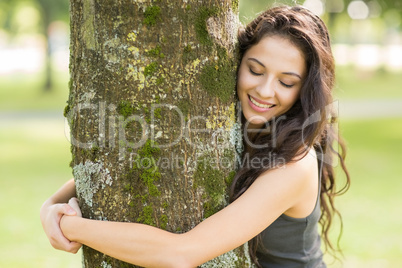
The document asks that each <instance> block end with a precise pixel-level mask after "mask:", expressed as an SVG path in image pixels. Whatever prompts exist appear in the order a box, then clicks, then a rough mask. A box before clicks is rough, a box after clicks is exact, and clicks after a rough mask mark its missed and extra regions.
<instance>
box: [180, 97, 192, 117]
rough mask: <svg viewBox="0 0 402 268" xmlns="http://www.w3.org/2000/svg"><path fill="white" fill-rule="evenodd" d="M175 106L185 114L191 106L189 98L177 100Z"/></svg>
mask: <svg viewBox="0 0 402 268" xmlns="http://www.w3.org/2000/svg"><path fill="white" fill-rule="evenodd" d="M177 107H178V108H179V110H180V111H181V112H182V113H183V114H184V116H187V115H188V113H189V111H190V108H191V102H190V100H189V99H187V98H186V99H182V100H180V101H179V103H178V104H177Z"/></svg>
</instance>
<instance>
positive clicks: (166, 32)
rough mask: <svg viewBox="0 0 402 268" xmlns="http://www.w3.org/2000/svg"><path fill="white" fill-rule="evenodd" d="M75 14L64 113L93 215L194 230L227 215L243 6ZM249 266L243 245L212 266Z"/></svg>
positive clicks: (80, 186)
mask: <svg viewBox="0 0 402 268" xmlns="http://www.w3.org/2000/svg"><path fill="white" fill-rule="evenodd" d="M70 16H71V45H70V73H71V80H70V95H69V100H68V105H67V106H66V108H65V116H66V117H67V119H68V121H69V124H70V128H71V143H72V146H71V151H72V156H73V159H72V162H71V167H72V168H73V174H74V177H75V180H76V186H77V194H78V197H79V199H80V202H81V208H82V212H83V215H84V217H86V218H91V219H97V220H107V221H123V222H141V223H145V224H149V225H153V226H157V227H159V228H162V229H165V230H168V231H171V232H186V231H188V230H190V229H191V228H193V227H195V226H196V225H197V224H198V223H200V222H201V221H202V220H204V219H205V218H207V217H209V216H210V215H212V214H213V213H215V212H217V211H218V210H220V209H222V208H223V207H224V206H225V205H226V204H227V186H228V185H229V184H230V182H231V178H232V177H233V175H234V171H235V166H236V161H235V159H237V157H238V153H239V152H240V151H241V138H240V137H241V136H240V134H239V131H238V130H239V124H238V123H237V121H236V107H235V106H236V105H235V97H234V96H235V75H236V70H235V69H236V66H237V58H236V56H235V55H236V53H235V43H236V42H235V40H236V33H237V28H238V4H237V1H231V0H224V1H223V0H199V1H187V0H175V1H171V0H158V1H151V0H137V1H133V0H107V1H94V0H71V3H70ZM105 242H107V241H105ZM213 242H214V241H211V243H213ZM83 257H84V260H83V265H84V267H134V266H132V265H128V264H126V263H123V262H121V261H118V260H116V259H112V258H111V257H108V256H106V255H104V254H102V253H99V252H96V251H94V250H92V249H90V248H88V247H84V249H83ZM248 265H249V258H248V253H247V249H246V246H243V247H240V248H238V249H236V250H234V251H232V252H229V253H227V254H225V255H223V256H221V257H219V258H216V259H214V260H212V261H210V262H208V263H206V264H204V265H203V266H202V267H247V266H248Z"/></svg>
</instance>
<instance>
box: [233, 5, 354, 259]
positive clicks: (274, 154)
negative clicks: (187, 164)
mask: <svg viewBox="0 0 402 268" xmlns="http://www.w3.org/2000/svg"><path fill="white" fill-rule="evenodd" d="M273 35H279V36H281V37H283V38H286V39H287V40H289V41H290V42H291V43H292V44H294V45H295V46H296V47H298V48H299V49H300V50H301V51H302V52H303V54H304V57H305V60H306V67H307V76H306V78H305V80H304V82H303V85H302V88H301V91H300V98H299V100H298V101H296V103H295V104H294V105H293V106H292V108H291V109H290V110H289V111H287V112H286V113H285V114H284V115H281V116H280V117H279V118H277V119H275V118H273V119H272V120H271V121H270V122H267V123H266V128H264V129H265V130H264V129H261V130H260V133H259V134H257V135H254V136H253V137H252V138H251V139H252V142H253V144H254V146H252V147H250V146H247V144H245V142H244V148H245V150H244V151H243V159H245V158H246V157H247V158H248V159H249V161H250V162H252V161H253V159H258V160H259V161H260V162H259V163H263V165H261V168H258V169H256V168H252V167H250V165H242V166H240V167H239V170H238V172H237V174H236V176H235V178H234V180H233V183H232V186H231V189H230V201H231V202H233V201H234V200H236V199H237V198H238V197H239V196H240V195H242V194H243V193H244V192H245V191H246V190H247V189H248V188H249V187H250V185H251V184H252V183H253V182H254V181H255V180H256V179H257V178H258V176H260V175H261V174H262V173H263V172H265V171H267V170H269V169H273V168H276V167H277V166H278V161H275V159H277V160H278V159H281V161H280V164H282V165H283V164H286V163H290V162H292V161H295V159H300V158H302V157H304V156H305V155H306V154H307V152H308V150H309V148H315V149H316V151H317V155H318V157H319V158H320V159H321V161H320V162H321V164H322V168H321V192H320V201H321V202H320V205H321V218H320V221H319V222H320V224H321V226H322V234H321V235H322V239H323V240H324V243H325V246H326V249H327V250H329V251H331V252H332V253H335V252H336V251H337V249H336V247H335V246H334V245H333V243H331V241H330V239H329V236H328V230H329V228H330V226H331V224H332V220H333V217H334V216H335V215H338V216H339V217H340V213H339V211H338V210H337V209H336V208H335V205H334V197H335V196H337V195H340V194H342V193H344V192H345V191H346V190H347V189H348V188H349V185H350V178H349V174H348V171H347V169H346V167H345V163H344V159H345V145H344V143H343V141H342V140H341V139H340V137H339V135H338V133H337V132H336V130H334V129H333V128H332V126H333V124H334V123H335V122H336V120H337V116H336V114H334V113H333V111H332V110H331V109H330V107H331V103H332V102H333V100H332V89H333V86H334V78H335V71H334V69H335V64H334V59H333V56H332V51H331V45H330V37H329V34H328V30H327V28H326V26H325V24H324V22H323V21H322V20H321V19H320V18H319V17H318V16H316V15H314V14H313V13H312V12H311V11H309V10H307V9H305V8H303V7H301V6H293V7H289V6H279V7H274V8H271V9H269V10H267V11H265V12H264V13H262V14H260V15H259V16H258V17H257V18H256V19H254V20H253V21H252V22H250V23H249V24H248V25H247V26H246V27H245V28H241V29H240V30H239V33H238V41H239V54H240V55H239V56H240V57H239V58H240V60H241V59H242V58H243V55H244V54H245V52H246V51H247V50H248V49H250V48H251V47H252V46H254V45H256V44H257V43H258V42H259V41H260V40H261V39H262V38H264V37H267V36H273ZM239 64H240V63H239ZM242 122H243V124H242V125H243V133H244V135H247V134H246V129H245V118H244V116H242ZM267 129H269V131H266V130H267ZM243 140H244V139H243ZM334 143H337V144H338V145H339V146H338V147H339V149H340V150H339V152H338V150H335V148H334ZM334 156H335V157H337V158H338V159H339V162H340V164H341V166H342V169H343V170H344V172H345V174H346V182H345V184H344V186H343V187H342V188H341V189H339V187H337V186H336V180H335V173H334V170H333V166H332V163H333V162H332V161H333V160H335V159H333V157H334ZM263 159H265V160H267V159H269V161H265V162H264V161H262V160H263ZM243 163H244V162H243ZM341 222H342V219H341ZM260 239H261V238H260V235H259V236H257V237H256V238H254V239H252V240H251V241H250V242H249V249H250V256H251V258H252V261H253V262H254V263H255V264H257V265H258V266H259V264H258V260H257V258H256V251H257V247H258V243H259V241H260ZM338 248H339V247H338Z"/></svg>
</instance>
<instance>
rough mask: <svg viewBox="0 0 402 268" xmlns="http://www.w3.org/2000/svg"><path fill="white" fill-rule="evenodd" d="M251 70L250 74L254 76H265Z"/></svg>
mask: <svg viewBox="0 0 402 268" xmlns="http://www.w3.org/2000/svg"><path fill="white" fill-rule="evenodd" d="M249 70H250V73H251V74H252V75H255V76H261V75H263V74H261V73H256V72H254V71H253V69H251V68H249Z"/></svg>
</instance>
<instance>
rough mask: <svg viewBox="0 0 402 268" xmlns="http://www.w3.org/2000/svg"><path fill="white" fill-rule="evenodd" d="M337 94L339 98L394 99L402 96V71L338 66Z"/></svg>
mask: <svg viewBox="0 0 402 268" xmlns="http://www.w3.org/2000/svg"><path fill="white" fill-rule="evenodd" d="M336 81H337V84H336V87H335V96H336V98H337V99H394V98H402V90H401V85H402V75H401V73H400V72H388V71H385V70H384V69H379V70H373V71H368V70H360V69H356V68H353V67H351V66H337V68H336Z"/></svg>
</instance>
